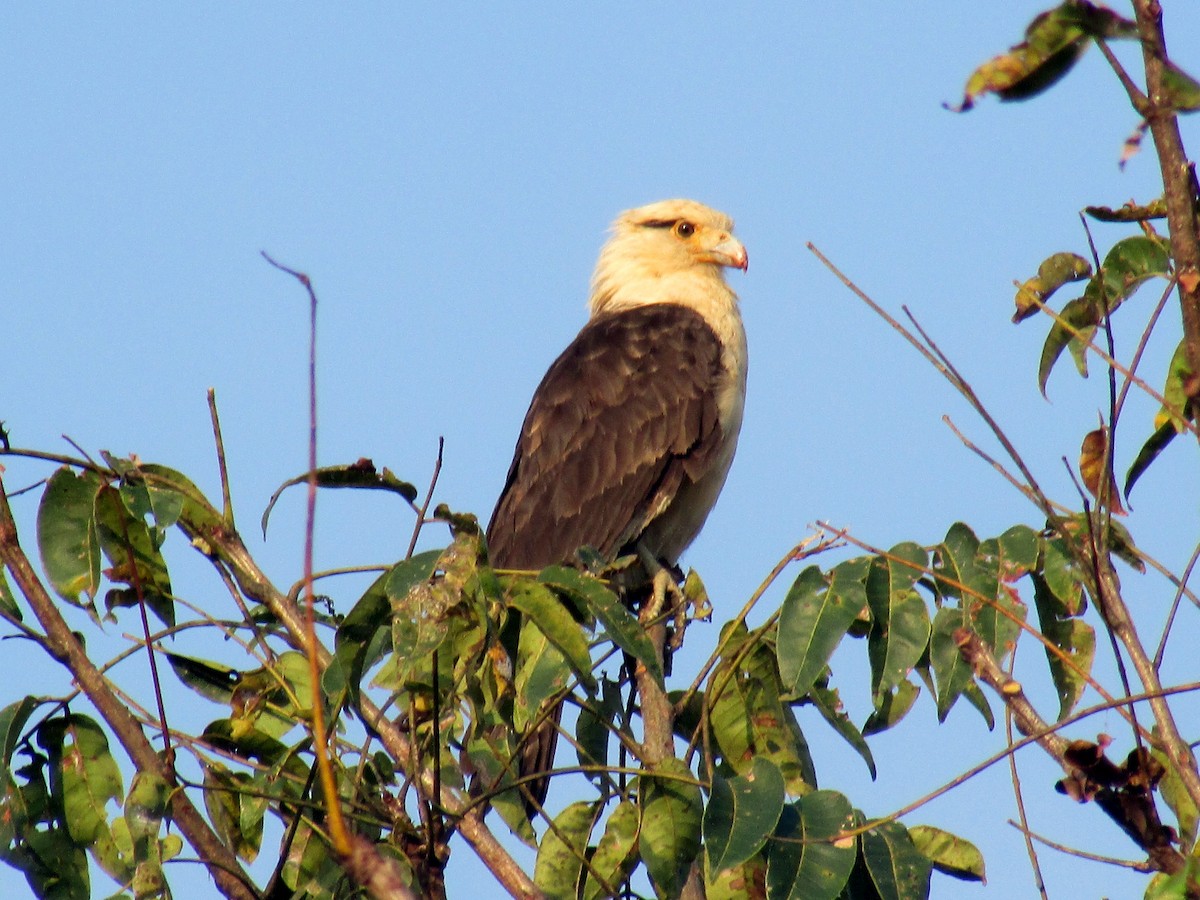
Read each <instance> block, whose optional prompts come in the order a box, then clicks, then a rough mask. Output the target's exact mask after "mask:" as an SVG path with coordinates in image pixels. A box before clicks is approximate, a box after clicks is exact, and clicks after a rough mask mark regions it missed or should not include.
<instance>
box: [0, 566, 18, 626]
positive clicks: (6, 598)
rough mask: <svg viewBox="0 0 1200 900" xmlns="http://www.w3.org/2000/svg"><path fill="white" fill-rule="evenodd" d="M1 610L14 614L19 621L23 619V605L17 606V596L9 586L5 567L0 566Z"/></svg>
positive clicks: (13, 616)
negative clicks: (5, 575)
mask: <svg viewBox="0 0 1200 900" xmlns="http://www.w3.org/2000/svg"><path fill="white" fill-rule="evenodd" d="M0 612H3V613H5V614H6V615H9V616H12V618H14V619H16V620H17V621H18V622H20V621H21V607H19V606H17V598H16V597H14V596H13V592H12V589H11V588H10V587H9V586H8V579H7V578H5V577H4V568H3V567H0Z"/></svg>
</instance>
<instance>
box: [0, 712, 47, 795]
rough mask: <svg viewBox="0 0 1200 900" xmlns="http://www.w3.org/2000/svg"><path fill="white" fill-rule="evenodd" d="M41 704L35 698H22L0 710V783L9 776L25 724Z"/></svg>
mask: <svg viewBox="0 0 1200 900" xmlns="http://www.w3.org/2000/svg"><path fill="white" fill-rule="evenodd" d="M41 703H42V701H41V700H39V699H38V698H37V697H22V698H21V699H20V700H18V701H17V702H16V703H10V704H9V705H8V706H6V707H4V709H0V782H3V780H4V776H6V775H8V774H9V766H10V765H11V764H12V755H13V753H14V752H15V751H16V749H17V744H18V743H20V741H21V734H22V732H23V731H24V729H25V723H26V722H28V721H29V717H30V716H31V715H33V711H34V710H35V709H37V708H38V706H40V705H41Z"/></svg>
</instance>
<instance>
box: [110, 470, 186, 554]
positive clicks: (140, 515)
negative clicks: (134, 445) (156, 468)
mask: <svg viewBox="0 0 1200 900" xmlns="http://www.w3.org/2000/svg"><path fill="white" fill-rule="evenodd" d="M120 492H121V502H122V503H123V504H124V505H125V508H126V509H127V510H129V514H130V515H131V516H133V517H134V518H135V519H138V520H139V521H142V522H144V521H146V518H147V517H149V518H150V519H151V520H152V521H153V522H154V528H155V532H156V543H157V544H159V545H161V543H162V536H163V533H164V532H165V531H166V530H167V529H168V528H170V527H171V526H172V525H174V524H175V523H176V522H178V521H179V517H180V516H181V515H182V514H183V504H184V499H185V498H184V496H183V494H181V493H179V491H177V490H174V489H173V488H170V487H167V486H165V485H163V484H162V483H160V482H159V481H157V480H155V479H147V478H144V477H142V476H141V473H140V472H137V471H136V470H134V471H133V472H131V474H130V476H129V477H122V479H121V487H120Z"/></svg>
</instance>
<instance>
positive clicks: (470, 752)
mask: <svg viewBox="0 0 1200 900" xmlns="http://www.w3.org/2000/svg"><path fill="white" fill-rule="evenodd" d="M514 752H515V746H514V744H513V741H512V740H511V736H510V733H509V732H508V731H502V730H500V729H489V730H487V731H480V732H474V733H471V734H469V735H468V737H467V741H466V754H467V757H468V759H469V762H470V765H471V768H472V769H473V770H474V771H475V779H476V780H475V787H476V789H477V790H482V791H486V792H488V793H489V794H490V795H491V796H490V802H491V804H492V807H493V808H494V809H495V810H496V812H497V813H499V814H500V818H502V819H503V820H504V824H505V825H507V826H508V827H509V828H510V829H511V830H512V833H513V834H514V835H516V836H517V837H518V838H519V839H520V840H521V841H523V842H524V843H526V844H528V845H529V846H530V847H536V846H537V835H535V834H534V832H533V826H532V825H531V824H530V823H529V816H528V815H527V814H526V812H525V802H524V800H523V799H522V797H521V794H520V792H519V791H518V790H517V789H516V788H514V787H512V784H513V781H514V779H515V775H514V769H515V768H516V766H515V765H513V764H512V758H513V754H514Z"/></svg>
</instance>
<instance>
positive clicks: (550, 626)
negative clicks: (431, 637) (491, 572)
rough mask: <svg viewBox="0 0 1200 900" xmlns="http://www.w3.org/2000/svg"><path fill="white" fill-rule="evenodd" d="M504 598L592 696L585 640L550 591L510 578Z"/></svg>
mask: <svg viewBox="0 0 1200 900" xmlns="http://www.w3.org/2000/svg"><path fill="white" fill-rule="evenodd" d="M507 597H508V602H509V604H510V605H511V606H512V607H513V608H514V609H516V610H518V611H519V612H520V613H521V614H522V615H523V616H526V617H527V618H528V619H529V620H530V621H531V622H533V623H534V624H536V625H537V627H538V630H539V631H541V632H542V634H544V635H545V636H546V637H547V638H548V639H549V640H550V642H551V643H552V644H554V646H555V647H557V648H558V650H559V652H561V653H562V655H563V657H564V658H565V659H566V661H567V662H568V663H569V664H570V666H571V668H572V669H573V670H574V671H575V674H576V676H577V677H578V678H579V682H580V684H582V685H583V687H584V688H585V689H586V690H587V692H588V693H589V694H591V693H594V692H595V690H596V679H595V676H593V675H592V654H591V650H590V649H589V647H588V641H587V637H586V636H585V635H584V633H583V629H582V627H581V626H580V625H579V623H577V622H576V621H575V620H574V619H573V618H571V614H570V613H569V612H567V608H566V607H565V606H563V604H562V601H561V600H559V599H558V597H557V596H555V594H554V592H553V591H552V590H550V588H549V587H547V586H546V585H544V584H540V583H538V582H536V581H531V580H529V579H528V578H513V579H511V580H509V581H508V591H507ZM398 649H399V648H397V650H398Z"/></svg>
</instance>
